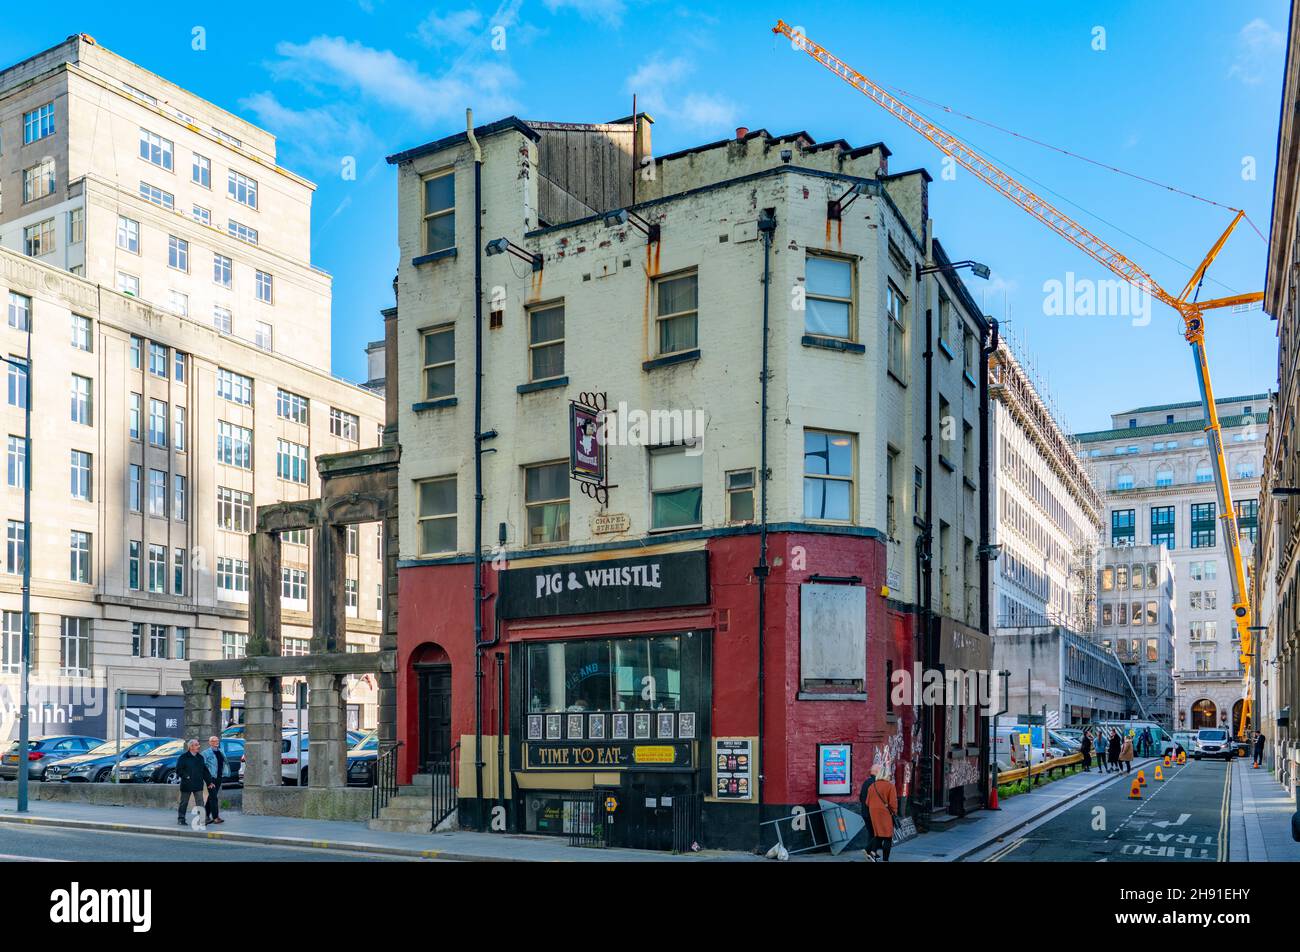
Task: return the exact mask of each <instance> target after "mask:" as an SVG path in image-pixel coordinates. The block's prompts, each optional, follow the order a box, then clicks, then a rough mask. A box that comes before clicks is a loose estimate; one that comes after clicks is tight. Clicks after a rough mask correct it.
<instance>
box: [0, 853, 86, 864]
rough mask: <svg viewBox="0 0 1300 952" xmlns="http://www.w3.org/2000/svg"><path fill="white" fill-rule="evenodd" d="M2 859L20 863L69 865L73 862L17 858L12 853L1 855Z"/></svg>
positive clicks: (33, 857) (31, 857) (39, 858)
mask: <svg viewBox="0 0 1300 952" xmlns="http://www.w3.org/2000/svg"><path fill="white" fill-rule="evenodd" d="M0 859H3V860H12V861H14V862H20V863H68V862H71V860H66V859H47V858H46V857H43V856H17V855H14V854H12V853H0Z"/></svg>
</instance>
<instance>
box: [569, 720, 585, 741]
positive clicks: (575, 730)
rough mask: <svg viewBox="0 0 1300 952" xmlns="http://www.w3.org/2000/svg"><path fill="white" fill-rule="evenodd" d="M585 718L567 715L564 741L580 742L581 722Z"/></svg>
mask: <svg viewBox="0 0 1300 952" xmlns="http://www.w3.org/2000/svg"><path fill="white" fill-rule="evenodd" d="M584 720H585V718H584V717H583V716H582V715H581V714H570V715H569V726H568V730H567V731H566V732H565V739H566V740H582V731H583V728H582V722H583V721H584Z"/></svg>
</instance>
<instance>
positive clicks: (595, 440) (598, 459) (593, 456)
mask: <svg viewBox="0 0 1300 952" xmlns="http://www.w3.org/2000/svg"><path fill="white" fill-rule="evenodd" d="M603 429H604V428H603V427H602V426H601V420H600V411H599V410H597V409H596V408H595V407H587V406H583V405H582V404H579V403H570V404H569V470H570V473H571V475H572V476H573V477H574V478H575V479H589V480H595V481H596V482H603V481H604V478H605V445H604V440H603Z"/></svg>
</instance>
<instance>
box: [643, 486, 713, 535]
mask: <svg viewBox="0 0 1300 952" xmlns="http://www.w3.org/2000/svg"><path fill="white" fill-rule="evenodd" d="M703 497H704V491H703V489H701V488H700V487H698V486H697V487H695V488H694V489H679V490H677V491H676V492H661V493H656V494H655V495H654V497H653V500H652V503H653V505H652V513H651V518H652V519H653V525H654V528H656V529H665V528H668V527H670V526H693V525H699V523H700V522H701V521H702V520H701V518H700V502H701V500H702V499H703Z"/></svg>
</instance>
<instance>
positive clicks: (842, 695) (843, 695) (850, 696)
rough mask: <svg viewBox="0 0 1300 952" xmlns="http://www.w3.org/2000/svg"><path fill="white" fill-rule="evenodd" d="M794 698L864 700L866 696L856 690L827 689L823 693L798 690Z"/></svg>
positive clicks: (807, 699)
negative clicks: (832, 690)
mask: <svg viewBox="0 0 1300 952" xmlns="http://www.w3.org/2000/svg"><path fill="white" fill-rule="evenodd" d="M796 699H797V700H800V701H865V700H866V699H867V696H866V694H860V693H856V692H841V691H834V692H831V691H828V692H826V693H824V694H823V693H820V692H817V691H800V692H799V693H798V694H797V695H796Z"/></svg>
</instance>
